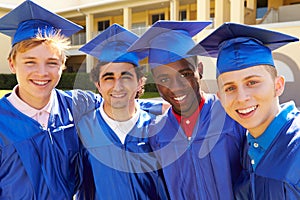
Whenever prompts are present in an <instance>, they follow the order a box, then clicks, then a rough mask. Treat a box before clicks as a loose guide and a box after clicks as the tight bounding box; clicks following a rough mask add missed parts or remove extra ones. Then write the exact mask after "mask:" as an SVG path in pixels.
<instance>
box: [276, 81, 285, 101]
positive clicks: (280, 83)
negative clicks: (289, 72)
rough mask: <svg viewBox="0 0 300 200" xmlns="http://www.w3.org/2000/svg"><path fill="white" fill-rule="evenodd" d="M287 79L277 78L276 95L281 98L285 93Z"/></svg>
mask: <svg viewBox="0 0 300 200" xmlns="http://www.w3.org/2000/svg"><path fill="white" fill-rule="evenodd" d="M284 86H285V79H284V77H283V76H277V77H276V78H275V95H276V96H278V97H279V96H281V95H282V93H283V91H284Z"/></svg>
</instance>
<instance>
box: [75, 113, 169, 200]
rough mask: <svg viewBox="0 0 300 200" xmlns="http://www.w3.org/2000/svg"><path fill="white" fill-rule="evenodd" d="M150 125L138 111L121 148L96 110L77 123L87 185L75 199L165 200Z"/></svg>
mask: <svg viewBox="0 0 300 200" xmlns="http://www.w3.org/2000/svg"><path fill="white" fill-rule="evenodd" d="M150 122H151V117H150V115H149V114H148V113H146V112H145V111H141V115H140V118H139V120H138V122H137V124H136V126H135V127H134V128H133V129H132V130H131V131H130V133H129V134H128V135H127V136H126V139H125V143H124V144H122V143H121V142H120V140H119V138H118V137H117V136H116V134H115V133H114V131H113V130H111V128H110V127H109V126H108V125H107V124H106V122H105V121H104V120H103V118H102V116H101V114H100V111H99V109H97V110H96V111H93V112H90V113H88V114H87V115H85V116H84V117H83V118H82V119H81V120H80V121H79V123H78V124H77V127H78V130H79V135H80V138H81V140H82V143H83V145H84V147H85V148H86V151H85V154H84V155H85V157H84V158H85V159H84V166H85V172H84V173H85V176H84V178H85V180H84V183H88V184H84V187H85V188H83V189H82V190H81V192H80V193H79V194H78V199H105V200H109V199H112V200H115V199H125V200H133V199H143V200H146V199H149V200H150V199H151V200H155V199H168V196H167V195H168V194H167V193H166V189H165V184H164V180H163V178H162V175H161V171H160V170H158V169H159V165H158V162H157V160H156V159H155V157H154V156H153V155H152V154H151V152H152V149H151V147H150V145H149V142H148V127H149V123H150ZM87 175H89V176H87ZM90 175H92V176H90ZM91 180H92V181H94V182H93V183H92V182H91Z"/></svg>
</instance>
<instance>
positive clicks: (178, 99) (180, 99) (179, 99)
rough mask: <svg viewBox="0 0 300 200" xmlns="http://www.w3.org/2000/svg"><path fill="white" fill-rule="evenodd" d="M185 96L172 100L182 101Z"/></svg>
mask: <svg viewBox="0 0 300 200" xmlns="http://www.w3.org/2000/svg"><path fill="white" fill-rule="evenodd" d="M185 97H186V95H183V96H179V97H174V98H173V99H174V100H175V101H182V100H183V99H185Z"/></svg>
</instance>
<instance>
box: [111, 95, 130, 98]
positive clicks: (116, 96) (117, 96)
mask: <svg viewBox="0 0 300 200" xmlns="http://www.w3.org/2000/svg"><path fill="white" fill-rule="evenodd" d="M110 96H111V97H114V98H122V97H125V96H126V94H111V95H110Z"/></svg>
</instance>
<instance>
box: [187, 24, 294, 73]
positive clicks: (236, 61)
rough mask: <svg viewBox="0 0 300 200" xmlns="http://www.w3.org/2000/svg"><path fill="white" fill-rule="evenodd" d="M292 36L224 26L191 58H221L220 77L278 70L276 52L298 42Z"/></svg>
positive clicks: (218, 63) (247, 27) (196, 49)
mask: <svg viewBox="0 0 300 200" xmlns="http://www.w3.org/2000/svg"><path fill="white" fill-rule="evenodd" d="M298 40H299V39H298V38H295V37H293V36H290V35H286V34H283V33H280V32H275V31H271V30H266V29H262V28H257V27H253V26H249V25H243V24H236V23H224V24H223V25H222V26H220V27H219V28H218V29H216V30H215V31H214V32H212V33H211V34H210V35H209V36H207V37H206V38H204V39H203V40H202V41H200V42H199V43H198V44H197V45H195V46H194V47H193V48H192V49H191V50H190V51H189V52H188V54H191V55H201V56H209V57H217V77H218V76H219V75H220V74H221V73H224V72H229V71H234V70H239V69H244V68H248V67H252V66H256V65H271V66H274V61H273V57H272V51H273V50H275V49H277V48H279V47H281V46H283V45H286V44H288V43H290V42H295V41H298Z"/></svg>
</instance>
